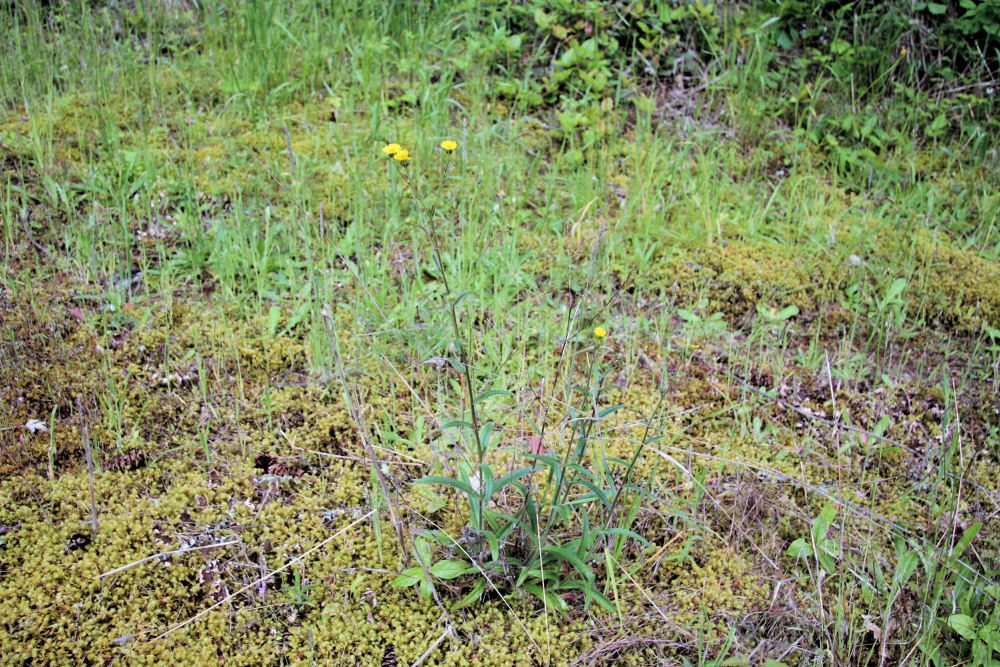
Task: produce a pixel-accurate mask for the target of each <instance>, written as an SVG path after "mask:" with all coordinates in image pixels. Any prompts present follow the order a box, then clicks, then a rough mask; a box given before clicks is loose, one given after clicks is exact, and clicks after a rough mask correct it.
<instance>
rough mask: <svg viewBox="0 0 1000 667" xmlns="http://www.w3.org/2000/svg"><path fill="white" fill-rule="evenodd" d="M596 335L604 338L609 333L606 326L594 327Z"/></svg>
mask: <svg viewBox="0 0 1000 667" xmlns="http://www.w3.org/2000/svg"><path fill="white" fill-rule="evenodd" d="M594 335H595V336H597V337H598V338H604V337H605V336H607V335H608V332H607V329H605V328H604V327H597V328H596V329H594Z"/></svg>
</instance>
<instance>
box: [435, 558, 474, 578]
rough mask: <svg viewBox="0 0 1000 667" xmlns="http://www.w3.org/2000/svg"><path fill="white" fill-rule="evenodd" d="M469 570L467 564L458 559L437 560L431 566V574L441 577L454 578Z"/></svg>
mask: <svg viewBox="0 0 1000 667" xmlns="http://www.w3.org/2000/svg"><path fill="white" fill-rule="evenodd" d="M468 571H469V566H468V565H466V564H465V563H463V562H462V561H458V560H439V561H438V562H436V563H434V565H432V566H431V574H433V575H434V576H435V577H440V578H442V579H454V578H455V577H460V576H462V575H463V574H465V573H466V572H468Z"/></svg>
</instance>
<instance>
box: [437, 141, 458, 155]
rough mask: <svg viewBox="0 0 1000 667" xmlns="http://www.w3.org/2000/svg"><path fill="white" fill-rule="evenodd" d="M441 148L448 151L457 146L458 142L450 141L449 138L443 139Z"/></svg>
mask: <svg viewBox="0 0 1000 667" xmlns="http://www.w3.org/2000/svg"><path fill="white" fill-rule="evenodd" d="M441 148H443V149H445V150H446V151H448V152H449V153H450V152H452V151H453V150H455V149H456V148H458V143H457V142H455V141H452V140H451V139H445V140H444V141H442V142H441Z"/></svg>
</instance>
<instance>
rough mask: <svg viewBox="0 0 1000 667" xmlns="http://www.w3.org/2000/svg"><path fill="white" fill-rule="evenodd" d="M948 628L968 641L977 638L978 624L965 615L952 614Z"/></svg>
mask: <svg viewBox="0 0 1000 667" xmlns="http://www.w3.org/2000/svg"><path fill="white" fill-rule="evenodd" d="M948 627H950V628H951V629H952V630H954V631H955V632H957V633H958V634H960V635H962V636H963V637H965V638H966V639H975V638H976V622H975V621H973V620H972V617H971V616H966V615H965V614H952V615H951V616H949V617H948Z"/></svg>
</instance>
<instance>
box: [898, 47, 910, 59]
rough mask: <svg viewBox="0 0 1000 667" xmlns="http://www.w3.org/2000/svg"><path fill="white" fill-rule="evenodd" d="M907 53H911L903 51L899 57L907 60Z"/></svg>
mask: <svg viewBox="0 0 1000 667" xmlns="http://www.w3.org/2000/svg"><path fill="white" fill-rule="evenodd" d="M907 53H909V52H908V51H907V50H906V49H903V50H902V51H900V52H899V55H900V57H902V58H905V57H906V54H907Z"/></svg>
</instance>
